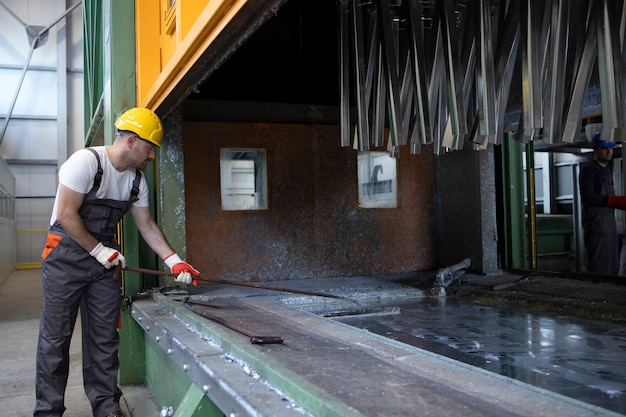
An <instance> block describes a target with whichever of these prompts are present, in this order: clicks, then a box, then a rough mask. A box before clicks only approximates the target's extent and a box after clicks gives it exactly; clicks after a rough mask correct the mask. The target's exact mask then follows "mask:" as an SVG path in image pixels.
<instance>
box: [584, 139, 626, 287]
mask: <svg viewBox="0 0 626 417" xmlns="http://www.w3.org/2000/svg"><path fill="white" fill-rule="evenodd" d="M614 147H615V143H614V142H608V141H604V140H602V139H601V138H600V132H598V133H596V134H595V135H594V137H593V161H591V162H589V163H587V164H585V165H584V166H583V167H582V168H581V170H580V175H579V177H578V182H579V187H580V195H581V199H582V224H583V230H584V241H585V247H586V249H587V260H588V264H587V270H588V271H589V272H595V273H599V274H612V275H617V273H618V271H619V253H618V252H619V251H618V242H617V226H616V224H615V210H614V209H615V208H617V209H621V210H626V197H624V196H616V195H615V189H614V186H613V173H612V172H611V169H610V168H609V166H608V165H609V162H610V161H611V159H612V158H613V148H614Z"/></svg>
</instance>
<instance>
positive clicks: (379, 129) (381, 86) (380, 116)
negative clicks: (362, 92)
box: [372, 41, 387, 148]
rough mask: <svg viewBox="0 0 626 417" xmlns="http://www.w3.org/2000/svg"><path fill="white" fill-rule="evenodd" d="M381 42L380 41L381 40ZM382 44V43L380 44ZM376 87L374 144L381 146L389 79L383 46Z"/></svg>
mask: <svg viewBox="0 0 626 417" xmlns="http://www.w3.org/2000/svg"><path fill="white" fill-rule="evenodd" d="M379 42H380V41H379ZM379 46H380V45H379ZM376 55H377V58H378V59H377V71H376V88H375V92H374V114H373V115H372V119H373V124H374V126H373V128H372V145H373V146H375V147H377V148H380V147H382V146H384V145H385V108H386V103H387V79H386V76H385V64H384V59H383V51H382V48H380V47H379V48H378V53H377V54H376Z"/></svg>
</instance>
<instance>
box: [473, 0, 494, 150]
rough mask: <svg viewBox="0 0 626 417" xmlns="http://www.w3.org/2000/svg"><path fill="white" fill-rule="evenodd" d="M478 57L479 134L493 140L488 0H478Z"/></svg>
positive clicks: (492, 87)
mask: <svg viewBox="0 0 626 417" xmlns="http://www.w3.org/2000/svg"><path fill="white" fill-rule="evenodd" d="M478 10H479V19H478V21H479V25H478V28H479V36H480V42H479V43H478V45H479V54H478V55H479V57H480V65H479V67H478V86H477V93H478V94H477V98H478V115H479V118H478V120H479V134H481V135H486V136H490V137H491V138H492V139H491V140H490V142H492V143H493V142H494V140H493V137H494V136H495V133H496V107H495V106H496V83H495V69H494V54H493V47H492V45H493V42H494V38H493V33H492V31H491V6H490V2H489V0H479V8H478Z"/></svg>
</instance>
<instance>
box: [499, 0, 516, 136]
mask: <svg viewBox="0 0 626 417" xmlns="http://www.w3.org/2000/svg"><path fill="white" fill-rule="evenodd" d="M519 1H520V0H512V2H511V4H510V8H509V10H508V13H507V14H506V17H505V18H504V24H503V28H504V29H503V32H502V35H501V38H500V44H499V45H498V51H497V53H496V56H497V58H496V59H497V64H496V72H495V83H496V89H497V90H496V103H497V104H496V141H495V144H500V143H501V142H502V141H503V140H504V116H505V115H506V106H507V103H508V101H509V92H510V91H511V83H512V81H513V73H514V70H515V61H516V57H517V51H518V49H519V45H520V40H521V32H520V22H519V19H518V10H519V7H520V6H519Z"/></svg>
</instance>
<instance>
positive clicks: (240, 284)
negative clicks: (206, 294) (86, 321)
mask: <svg viewBox="0 0 626 417" xmlns="http://www.w3.org/2000/svg"><path fill="white" fill-rule="evenodd" d="M124 269H125V270H126V271H130V272H139V273H142V274H152V275H160V276H166V277H176V276H178V275H177V274H174V273H172V272H166V271H157V270H155V269H147V268H137V267H132V266H126V267H125V268H124ZM194 280H195V281H197V282H202V283H207V284H226V285H235V286H237V287H251V288H258V289H262V290H271V291H281V292H290V293H294V294H304V295H313V296H316V297H326V298H336V299H339V300H348V301H351V302H353V300H350V299H349V298H346V297H342V296H340V295H334V294H326V293H323V292H316V291H307V290H298V289H293V288H283V287H274V286H270V285H263V284H255V283H252V282H240V281H228V280H225V279H217V278H211V279H206V278H194Z"/></svg>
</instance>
